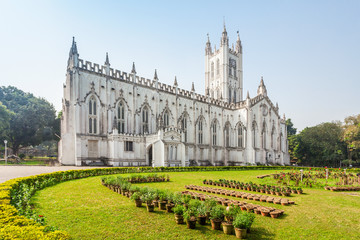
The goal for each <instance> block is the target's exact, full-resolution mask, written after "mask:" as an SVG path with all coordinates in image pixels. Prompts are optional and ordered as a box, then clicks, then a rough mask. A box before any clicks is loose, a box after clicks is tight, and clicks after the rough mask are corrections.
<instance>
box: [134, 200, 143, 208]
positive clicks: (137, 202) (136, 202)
mask: <svg viewBox="0 0 360 240" xmlns="http://www.w3.org/2000/svg"><path fill="white" fill-rule="evenodd" d="M142 203H143V201H142V200H141V199H136V200H135V205H136V207H141V206H142Z"/></svg>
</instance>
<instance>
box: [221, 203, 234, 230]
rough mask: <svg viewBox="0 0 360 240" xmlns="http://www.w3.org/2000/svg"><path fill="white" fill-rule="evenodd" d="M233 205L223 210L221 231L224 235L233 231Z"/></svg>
mask: <svg viewBox="0 0 360 240" xmlns="http://www.w3.org/2000/svg"><path fill="white" fill-rule="evenodd" d="M232 209H233V207H230V208H229V209H227V210H226V211H224V216H225V221H223V222H222V226H223V231H224V233H225V234H226V235H231V234H232V233H233V231H234V226H233V224H232V222H233V214H234V212H233V210H232Z"/></svg>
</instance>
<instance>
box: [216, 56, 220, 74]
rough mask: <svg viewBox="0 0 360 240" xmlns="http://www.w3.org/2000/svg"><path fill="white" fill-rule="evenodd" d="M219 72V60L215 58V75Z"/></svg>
mask: <svg viewBox="0 0 360 240" xmlns="http://www.w3.org/2000/svg"><path fill="white" fill-rule="evenodd" d="M219 74H220V60H219V59H217V60H216V75H219Z"/></svg>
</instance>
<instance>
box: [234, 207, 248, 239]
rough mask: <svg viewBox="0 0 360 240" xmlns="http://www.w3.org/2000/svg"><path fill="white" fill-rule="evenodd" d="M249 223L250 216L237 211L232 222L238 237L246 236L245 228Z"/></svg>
mask: <svg viewBox="0 0 360 240" xmlns="http://www.w3.org/2000/svg"><path fill="white" fill-rule="evenodd" d="M251 224H252V222H251V218H250V216H249V215H248V214H245V213H239V214H238V215H236V217H235V220H234V222H233V225H234V228H235V235H236V237H237V238H240V239H243V238H246V235H247V229H248V228H250V226H251Z"/></svg>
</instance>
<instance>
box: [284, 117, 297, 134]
mask: <svg viewBox="0 0 360 240" xmlns="http://www.w3.org/2000/svg"><path fill="white" fill-rule="evenodd" d="M285 123H286V130H287V135H288V137H289V136H292V135H295V134H296V131H297V129H296V128H294V124H293V123H292V122H291V118H288V119H286V122H285Z"/></svg>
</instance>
